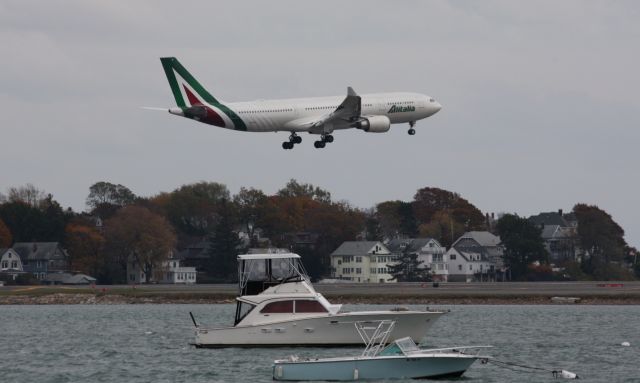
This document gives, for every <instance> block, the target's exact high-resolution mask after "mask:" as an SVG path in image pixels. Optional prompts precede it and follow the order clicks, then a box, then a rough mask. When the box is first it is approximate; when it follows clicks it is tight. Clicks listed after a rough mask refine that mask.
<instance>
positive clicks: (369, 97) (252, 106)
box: [226, 93, 441, 132]
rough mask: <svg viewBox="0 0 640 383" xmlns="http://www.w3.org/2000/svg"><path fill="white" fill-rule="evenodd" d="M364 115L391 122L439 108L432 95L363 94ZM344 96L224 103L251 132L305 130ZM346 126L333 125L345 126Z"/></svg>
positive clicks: (424, 115)
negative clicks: (384, 117)
mask: <svg viewBox="0 0 640 383" xmlns="http://www.w3.org/2000/svg"><path fill="white" fill-rule="evenodd" d="M361 97H362V115H363V116H387V117H388V118H389V120H390V121H391V123H392V124H400V123H408V122H415V121H418V120H421V119H423V118H427V117H429V116H431V115H433V114H435V113H436V112H438V111H439V110H440V109H441V105H440V104H439V103H438V102H437V101H435V100H434V99H433V98H431V97H429V96H426V95H423V94H419V93H374V94H363V95H361ZM343 100H344V96H332V97H313V98H292V99H282V100H258V101H249V102H235V103H226V105H227V106H228V107H229V108H230V109H231V110H233V111H234V112H235V113H237V115H238V116H239V117H240V118H241V119H242V120H243V121H244V122H245V124H246V126H247V131H250V132H277V131H291V132H305V131H308V130H309V129H308V128H307V127H305V124H304V123H305V122H306V121H314V120H317V119H318V118H320V117H322V116H324V115H328V114H330V113H332V112H333V111H335V110H336V108H337V107H338V106H339V105H340V103H341V102H342V101H343ZM347 128H349V127H345V126H342V127H336V129H347Z"/></svg>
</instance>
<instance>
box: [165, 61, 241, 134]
mask: <svg viewBox="0 0 640 383" xmlns="http://www.w3.org/2000/svg"><path fill="white" fill-rule="evenodd" d="M160 61H161V62H162V67H163V68H164V73H165V74H166V75H167V80H169V85H171V91H172V92H173V97H175V99H176V104H177V106H178V107H179V108H180V109H181V110H182V112H181V113H178V112H176V113H173V112H172V113H173V114H179V115H182V116H184V117H188V118H193V119H197V120H198V121H201V122H204V123H207V124H211V125H215V126H220V127H223V128H228V129H235V130H247V125H246V124H245V122H244V121H243V120H242V118H240V116H238V115H237V114H236V113H235V112H234V111H233V110H231V109H229V108H228V107H227V106H226V105H223V104H222V103H220V102H219V101H218V100H216V98H215V97H213V96H212V95H211V93H209V92H207V90H206V89H204V87H203V86H202V85H201V84H200V83H199V82H198V80H196V79H195V77H193V76H192V75H191V73H189V71H187V70H186V69H185V67H183V66H182V64H180V62H179V61H178V59H177V58H175V57H161V58H160Z"/></svg>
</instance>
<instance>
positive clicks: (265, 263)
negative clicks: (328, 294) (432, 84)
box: [194, 253, 444, 347]
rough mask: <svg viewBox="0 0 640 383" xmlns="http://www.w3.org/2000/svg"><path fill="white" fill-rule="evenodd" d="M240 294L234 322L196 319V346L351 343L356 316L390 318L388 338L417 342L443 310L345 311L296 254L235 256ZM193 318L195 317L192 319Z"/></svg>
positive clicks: (355, 337)
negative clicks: (222, 324) (212, 324)
mask: <svg viewBox="0 0 640 383" xmlns="http://www.w3.org/2000/svg"><path fill="white" fill-rule="evenodd" d="M238 280H239V294H238V295H239V296H238V297H237V298H236V301H237V303H236V315H235V322H234V325H233V326H230V327H203V326H197V325H196V339H195V343H194V345H195V346H196V347H256V346H351V345H359V344H361V343H362V340H361V339H360V336H359V335H358V332H357V331H355V329H354V323H355V322H373V321H376V322H378V321H381V320H391V321H394V322H395V323H396V325H395V327H394V330H393V333H392V334H391V337H392V339H398V338H404V337H410V338H411V339H413V340H414V341H415V342H420V341H422V339H423V338H424V337H425V335H426V334H427V331H428V330H429V328H430V327H431V326H432V325H433V323H434V322H435V320H436V319H438V318H439V317H440V316H441V315H442V314H444V312H441V311H429V310H425V311H411V310H384V311H383V310H378V311H356V312H347V311H343V310H341V308H342V305H336V304H331V303H330V302H329V301H328V300H327V299H326V298H325V297H324V296H322V294H320V293H318V292H316V291H315V289H314V288H313V286H312V285H311V282H310V280H309V277H308V276H307V274H306V272H305V270H304V268H303V266H302V262H301V260H300V256H299V255H297V254H293V253H276V254H246V255H239V256H238ZM194 323H195V321H194Z"/></svg>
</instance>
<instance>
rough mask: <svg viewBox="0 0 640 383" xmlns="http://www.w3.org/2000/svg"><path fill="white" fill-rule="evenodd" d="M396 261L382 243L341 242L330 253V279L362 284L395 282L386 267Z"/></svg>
mask: <svg viewBox="0 0 640 383" xmlns="http://www.w3.org/2000/svg"><path fill="white" fill-rule="evenodd" d="M396 259H397V256H396V255H394V254H392V253H391V251H389V249H388V248H387V247H386V246H385V245H384V244H382V242H377V241H347V242H343V243H342V245H340V247H338V248H337V249H336V250H335V251H334V252H333V253H331V277H332V278H337V279H345V280H349V281H352V282H363V283H364V282H376V283H387V282H395V280H392V279H391V278H392V276H391V274H389V268H388V266H387V265H388V264H390V263H393V262H395V261H396Z"/></svg>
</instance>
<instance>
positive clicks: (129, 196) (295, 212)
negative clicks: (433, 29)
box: [0, 179, 638, 283]
mask: <svg viewBox="0 0 640 383" xmlns="http://www.w3.org/2000/svg"><path fill="white" fill-rule="evenodd" d="M86 205H87V209H86V211H84V212H75V211H73V210H72V209H70V208H68V209H63V208H62V207H61V206H60V204H59V203H58V202H56V201H55V200H54V199H53V196H52V195H51V194H47V193H46V192H45V191H43V190H40V189H38V188H37V187H35V186H33V185H25V186H21V187H12V188H10V189H8V191H7V194H6V195H5V194H0V247H9V246H10V245H11V244H12V243H14V242H30V241H56V242H61V243H62V244H63V246H64V247H65V248H66V249H67V250H68V252H69V255H70V260H69V261H70V267H71V268H72V269H73V270H75V271H80V272H84V273H87V274H90V275H92V276H95V277H97V278H98V279H99V280H100V282H101V283H126V264H127V260H128V259H130V257H132V258H133V259H135V260H136V261H137V263H138V264H139V265H141V266H142V268H143V269H144V270H145V271H146V273H147V275H152V273H153V271H154V270H153V268H154V265H158V264H160V263H161V262H162V261H163V260H166V259H167V257H168V256H169V254H170V253H171V251H174V250H175V249H184V248H188V247H189V246H191V245H193V244H195V243H199V242H205V243H206V244H207V249H208V250H207V256H208V261H207V262H206V263H205V264H204V265H203V267H204V270H201V271H204V272H205V273H204V274H203V275H204V277H205V280H207V281H229V280H232V279H233V278H235V277H236V275H235V257H236V255H237V254H238V252H241V251H244V250H245V249H242V248H241V247H242V246H243V244H244V246H245V247H259V246H264V245H265V244H268V245H269V246H272V247H281V248H288V249H291V250H292V251H295V252H297V253H299V254H300V255H301V256H302V257H303V261H304V263H305V266H306V267H307V269H308V271H309V272H310V274H311V275H312V277H314V278H318V277H321V276H323V275H326V274H327V272H328V269H329V259H328V255H329V254H331V252H333V251H334V250H335V249H336V248H337V247H338V246H339V245H340V244H341V243H342V242H344V241H349V240H364V239H366V240H383V239H392V238H408V237H432V238H435V239H437V240H438V241H439V242H440V243H441V244H442V245H443V246H445V247H449V246H451V244H452V243H453V242H454V241H455V240H456V239H457V238H458V237H459V236H460V235H462V234H463V233H464V232H466V231H470V230H490V231H493V232H494V233H495V234H497V235H500V237H501V238H502V241H503V244H504V246H505V262H506V264H508V265H509V267H510V268H511V270H512V278H513V279H516V280H518V279H531V278H536V275H538V276H539V275H547V274H548V275H550V273H546V274H545V270H546V271H548V270H547V269H545V268H548V269H550V267H549V266H548V264H549V262H548V254H547V253H546V250H545V248H544V243H543V241H542V238H541V236H540V234H541V229H540V228H538V227H535V226H534V225H533V224H531V222H529V220H527V219H526V218H522V217H518V216H517V215H512V214H506V215H504V216H502V217H501V218H500V219H499V220H498V221H497V223H495V224H494V223H492V222H491V221H490V220H489V217H488V216H487V215H484V214H483V213H482V212H481V211H480V210H479V209H478V208H477V207H476V206H474V205H473V204H472V203H471V202H469V201H468V200H466V199H465V198H463V197H461V196H460V195H459V194H457V193H454V192H451V191H447V190H443V189H439V188H434V187H424V188H421V189H419V190H417V191H416V193H415V195H414V198H413V200H411V201H408V202H406V201H399V200H394V201H384V202H381V203H378V204H376V205H375V206H374V207H372V208H369V209H360V208H356V207H354V206H352V205H350V204H349V203H348V202H346V201H336V200H334V199H333V198H332V196H331V193H330V192H329V191H327V190H325V189H322V188H320V187H317V186H315V185H311V184H305V183H299V182H298V181H296V180H295V179H292V180H290V181H289V182H288V183H287V184H286V185H284V186H283V187H282V188H281V189H280V190H278V191H277V192H276V193H274V194H266V193H264V192H263V191H262V190H259V189H256V188H245V187H243V188H241V189H240V190H239V191H238V192H237V193H236V194H231V193H230V192H229V190H228V188H227V187H226V185H224V184H221V183H217V182H197V183H192V184H187V185H182V186H180V187H179V188H176V189H175V190H173V191H171V192H162V193H159V194H157V195H153V196H149V197H145V196H138V195H136V194H135V193H133V192H132V191H131V190H130V189H129V188H127V187H126V186H124V185H120V184H113V183H110V182H104V181H101V182H97V183H95V184H93V185H91V187H90V188H89V191H88V195H87V199H86ZM573 211H574V213H575V214H576V217H577V219H578V221H579V225H578V233H577V238H576V241H579V242H580V244H581V245H580V246H581V248H582V249H584V254H583V256H582V257H581V259H580V262H577V263H574V264H570V265H567V266H568V270H570V273H571V275H570V278H573V279H586V278H598V279H607V278H609V277H612V278H613V277H629V276H628V275H624V273H623V272H622V270H623V267H622V263H623V262H624V261H625V260H627V261H628V258H629V257H630V256H632V255H633V254H634V251H635V249H633V248H631V247H629V246H628V245H627V244H626V242H625V241H624V231H623V230H622V228H620V226H619V225H617V224H616V223H615V221H613V219H612V218H611V216H610V215H608V214H607V213H606V212H604V211H602V210H601V209H599V208H598V207H597V206H591V205H584V204H578V205H576V206H575V207H574V210H573ZM240 231H241V232H243V233H246V237H245V239H244V241H241V240H240V238H239V236H238V233H239V232H240ZM301 233H307V234H309V235H308V236H307V239H306V240H305V241H300V240H299V235H300V234H301ZM634 261H635V260H634ZM636 271H638V270H637V266H636ZM199 278H201V277H200V276H199Z"/></svg>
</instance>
